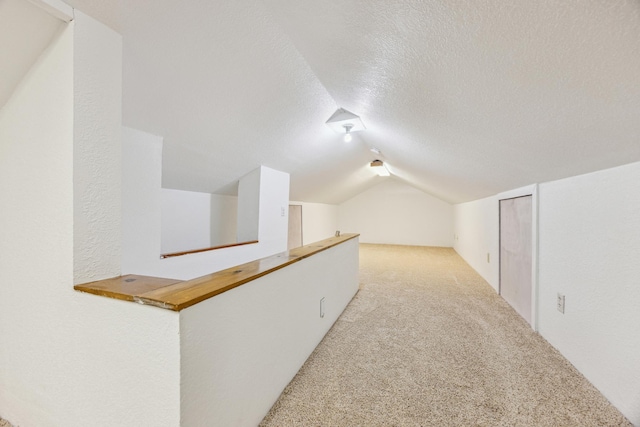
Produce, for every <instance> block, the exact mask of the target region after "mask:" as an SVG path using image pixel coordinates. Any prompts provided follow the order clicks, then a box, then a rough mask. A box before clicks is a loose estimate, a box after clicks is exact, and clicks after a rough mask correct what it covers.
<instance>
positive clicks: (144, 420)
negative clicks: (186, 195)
mask: <svg viewBox="0 0 640 427" xmlns="http://www.w3.org/2000/svg"><path fill="white" fill-rule="evenodd" d="M74 33H75V35H74ZM78 38H85V39H84V40H83V41H82V42H79V41H78V40H77V39H78ZM119 43H120V38H119V36H117V35H116V34H115V33H112V32H109V31H105V30H104V28H102V26H101V24H99V23H97V22H96V21H94V20H92V19H90V18H89V17H87V16H85V15H84V14H82V13H80V12H78V11H76V13H75V20H74V21H73V23H71V24H69V25H67V26H66V27H65V29H64V31H63V32H62V33H61V34H60V36H59V38H57V39H56V40H55V41H54V42H52V44H51V45H50V46H49V48H48V49H47V50H46V51H45V52H44V53H43V54H42V56H41V57H40V58H39V59H38V61H37V62H36V64H34V66H33V67H32V68H31V70H30V71H29V74H28V75H27V76H25V77H24V79H23V81H22V82H21V83H20V85H19V86H18V88H17V89H16V91H15V92H14V94H13V96H12V98H11V99H10V100H9V102H8V103H7V104H6V105H5V107H4V108H3V110H2V112H0V152H1V153H2V154H1V155H0V199H2V208H1V209H0V253H1V254H2V256H0V337H2V338H1V345H0V414H1V415H2V416H3V417H4V418H6V419H8V420H9V421H11V422H12V423H13V424H14V425H19V426H21V427H48V426H51V427H55V426H69V427H74V426H77V427H82V426H89V425H91V426H113V425H118V426H132V427H133V426H142V425H154V426H176V425H178V424H179V422H180V418H179V416H180V414H179V405H178V404H176V401H178V400H179V380H180V379H179V374H178V373H179V368H180V365H179V357H180V355H179V347H178V344H179V342H178V339H177V337H178V333H179V329H178V316H177V314H176V313H172V312H169V311H167V310H161V309H157V308H154V307H140V306H138V305H136V304H131V303H125V302H121V301H117V300H110V299H106V298H97V297H95V296H94V295H86V294H81V293H79V292H76V291H74V290H73V285H74V237H73V236H74V231H75V232H76V233H78V232H82V228H78V229H76V230H74V184H73V177H74V175H75V174H74V158H73V156H74V144H84V143H85V142H86V141H88V140H90V139H91V134H92V133H93V132H96V138H98V139H99V140H101V141H103V142H105V141H104V140H102V139H101V138H103V137H104V135H107V134H112V132H113V130H112V129H105V127H110V126H112V125H113V123H112V122H111V119H112V117H110V114H109V113H108V112H109V111H110V108H111V101H112V99H111V97H110V96H109V97H106V98H104V99H102V98H101V97H94V94H95V93H96V92H98V93H99V92H100V90H102V89H104V86H103V83H104V82H101V81H99V80H101V77H100V76H101V74H100V73H97V74H96V75H94V76H93V78H94V79H96V80H98V81H96V82H95V83H96V85H97V86H96V87H95V91H94V88H93V86H92V84H91V83H90V82H89V81H84V82H83V83H82V84H81V85H80V86H74V84H75V82H77V81H78V79H80V80H81V79H82V77H81V76H88V75H89V74H91V73H90V72H89V70H90V69H91V70H93V69H94V67H100V66H102V65H103V62H104V61H111V60H113V61H114V62H115V63H117V62H118V60H119V59H118V58H119V53H118V52H117V49H116V48H114V46H115V45H118V44H119ZM74 46H75V47H74ZM89 51H91V52H89ZM111 56H115V58H111ZM98 57H99V58H98ZM74 59H75V64H74ZM94 60H95V61H96V62H93V61H94ZM74 73H75V74H76V79H75V81H74ZM116 80H117V79H116ZM81 88H82V89H81ZM115 90H116V92H117V93H119V92H120V90H119V89H115ZM84 91H86V95H87V97H85V96H84V95H85V92H84ZM102 101H104V102H105V105H104V106H101V102H102ZM87 104H93V105H92V106H91V107H89V106H88V105H87ZM93 109H95V111H104V112H105V117H104V118H105V121H102V115H96V116H95V117H94V118H95V120H96V121H95V122H94V128H91V127H89V126H86V127H84V130H83V131H82V132H83V133H82V135H81V136H80V135H79V134H78V129H79V127H78V126H79V125H78V126H76V125H74V117H77V118H78V120H80V123H85V124H87V123H86V122H85V121H84V120H85V119H86V116H85V113H86V112H87V110H93ZM78 110H80V111H78ZM118 126H120V124H119V123H118ZM74 138H76V139H75V141H74ZM105 151H106V152H108V154H106V155H105V158H104V159H102V161H104V162H106V163H107V165H110V164H112V163H111V162H112V161H113V162H114V163H113V164H114V165H115V166H116V167H117V162H118V161H117V159H114V158H113V157H110V156H112V154H113V153H112V152H111V150H107V149H105ZM116 157H117V153H116ZM100 170H102V169H100ZM105 173H106V174H107V176H108V175H110V174H111V172H110V171H105ZM90 179H94V177H91V178H90ZM112 185H113V186H114V187H116V188H117V189H118V191H119V186H118V180H116V181H115V183H112ZM92 194H94V195H95V196H97V197H98V198H100V197H99V196H100V194H98V193H92ZM110 194H111V190H109V192H107V194H106V197H105V199H101V201H99V202H98V201H96V203H93V202H91V203H86V204H85V202H87V200H85V199H83V198H82V197H80V198H79V202H80V203H81V204H84V206H85V207H86V208H87V209H93V208H95V207H99V205H100V204H101V203H103V202H104V203H111V200H110ZM118 205H119V203H116V206H118ZM105 209H106V211H107V213H106V215H109V216H110V215H113V214H114V211H116V210H117V209H112V208H111V207H109V206H106V207H105ZM85 214H86V216H85V218H95V215H94V213H93V212H90V211H87V212H85ZM118 216H119V211H118ZM117 222H118V221H114V220H113V219H111V218H109V219H108V221H107V223H108V225H107V226H108V227H111V226H112V225H113V224H115V223H117ZM102 231H104V230H102V229H101V230H100V233H101V232H102ZM100 233H98V234H100ZM90 234H91V236H96V234H94V233H90ZM118 234H119V230H118ZM85 237H87V236H79V237H78V238H77V239H76V241H77V242H79V244H81V245H82V244H85V243H86V242H88V241H92V239H93V237H90V238H86V239H85ZM100 241H101V240H100ZM97 243H99V241H96V244H97ZM117 246H119V244H118V245H117ZM112 249H113V246H112V244H111V243H110V240H108V241H107V242H106V244H105V246H104V247H103V246H100V245H97V246H96V247H92V248H91V251H92V254H91V255H90V256H89V257H83V258H82V259H81V260H80V261H81V262H84V261H86V260H88V259H91V258H92V257H96V258H100V257H104V258H105V260H106V261H105V263H104V264H103V263H102V262H101V261H100V263H99V265H97V268H98V271H99V273H100V274H102V273H104V272H107V271H109V272H111V270H110V269H111V268H112V266H111V264H112V263H113V261H112V260H111V257H113V256H117V258H119V251H118V250H117V249H115V250H113V252H112ZM118 264H119V263H118ZM76 265H79V264H76ZM81 270H83V271H84V268H83V269H81ZM118 270H119V267H118ZM114 273H116V274H117V271H114Z"/></svg>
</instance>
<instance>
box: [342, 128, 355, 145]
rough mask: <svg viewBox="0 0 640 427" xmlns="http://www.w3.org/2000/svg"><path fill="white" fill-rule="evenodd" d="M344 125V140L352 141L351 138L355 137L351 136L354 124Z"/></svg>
mask: <svg viewBox="0 0 640 427" xmlns="http://www.w3.org/2000/svg"><path fill="white" fill-rule="evenodd" d="M343 127H344V142H351V140H352V139H353V137H352V136H351V128H352V127H353V125H351V124H348V125H343Z"/></svg>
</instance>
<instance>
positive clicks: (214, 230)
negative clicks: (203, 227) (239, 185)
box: [211, 194, 238, 246]
mask: <svg viewBox="0 0 640 427" xmlns="http://www.w3.org/2000/svg"><path fill="white" fill-rule="evenodd" d="M237 230H238V196H227V195H223V194H212V195H211V246H220V245H224V244H228V243H234V242H236V241H237Z"/></svg>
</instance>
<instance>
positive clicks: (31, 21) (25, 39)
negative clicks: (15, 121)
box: [0, 0, 62, 108]
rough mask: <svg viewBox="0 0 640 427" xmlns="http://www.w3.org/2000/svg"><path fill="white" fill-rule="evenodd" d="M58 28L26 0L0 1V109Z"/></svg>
mask: <svg viewBox="0 0 640 427" xmlns="http://www.w3.org/2000/svg"><path fill="white" fill-rule="evenodd" d="M61 26H62V21H60V20H59V19H57V18H54V17H53V16H52V15H50V14H49V13H47V12H45V11H44V10H43V9H42V8H40V7H38V6H36V5H34V4H32V3H30V2H28V1H26V0H0V108H2V107H3V106H4V105H5V103H6V102H7V101H8V100H9V98H10V97H11V94H12V93H13V91H14V90H15V88H16V87H17V86H18V84H19V83H20V81H21V80H22V77H24V75H25V74H26V73H27V72H28V71H29V69H30V68H31V66H32V65H33V64H34V63H35V62H36V60H37V59H38V57H39V56H40V54H41V53H42V52H43V51H44V50H45V49H46V47H47V46H48V45H49V43H50V42H51V40H52V39H53V38H54V37H55V35H56V33H57V32H58V30H59V29H60V28H61Z"/></svg>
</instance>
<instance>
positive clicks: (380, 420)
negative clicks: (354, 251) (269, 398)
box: [261, 244, 631, 427]
mask: <svg viewBox="0 0 640 427" xmlns="http://www.w3.org/2000/svg"><path fill="white" fill-rule="evenodd" d="M630 425H631V424H630V423H629V422H628V421H627V420H626V419H625V418H624V417H623V416H622V415H621V414H620V412H619V411H618V410H616V409H615V408H614V407H613V406H612V405H611V404H610V403H609V402H608V401H607V400H606V399H605V398H604V397H603V396H602V395H601V394H600V393H599V392H598V391H597V390H596V389H595V388H594V387H593V386H592V385H591V384H590V383H589V382H588V381H587V380H586V379H585V378H584V377H583V376H582V375H581V374H580V373H578V372H577V371H576V370H575V369H574V368H573V366H572V365H571V364H570V363H569V362H567V361H566V360H565V359H564V358H563V357H562V356H561V355H560V354H559V353H558V352H557V351H555V350H554V349H553V347H551V346H550V345H549V344H548V343H547V342H546V341H545V340H544V339H542V338H541V337H540V336H539V335H538V334H536V333H534V332H533V331H532V330H531V329H530V328H529V326H528V325H527V324H526V323H525V321H524V320H523V319H522V318H520V317H519V316H518V315H517V314H516V313H515V311H513V310H512V309H511V307H510V306H509V305H508V304H507V303H506V302H504V300H502V299H501V298H500V297H499V296H498V295H497V294H496V293H495V292H494V290H493V289H492V288H491V287H490V286H489V285H488V284H487V283H486V282H485V281H484V280H483V279H482V278H481V277H480V276H479V275H478V274H477V273H476V272H475V271H474V270H473V269H471V268H470V267H469V266H468V265H467V264H466V263H465V262H464V261H463V260H462V259H461V258H460V257H459V256H458V255H457V254H456V253H455V252H454V251H453V249H448V248H433V247H408V246H393V245H364V244H363V245H361V248H360V291H359V292H358V294H357V295H356V297H355V298H354V299H353V301H352V302H351V304H350V305H349V306H348V307H347V309H346V310H345V312H344V313H343V314H342V316H341V317H340V318H339V319H338V321H337V322H336V324H335V325H334V327H333V328H332V329H331V330H330V331H329V333H328V334H327V336H326V337H325V338H324V340H323V341H322V342H321V343H320V345H319V346H318V347H317V349H316V350H315V351H314V352H313V354H312V355H311V357H310V358H309V359H308V360H307V362H306V363H305V365H304V366H303V367H302V369H301V370H300V372H299V373H298V375H297V376H296V377H295V378H294V379H293V380H292V381H291V383H290V384H289V385H288V386H287V388H286V389H285V390H284V392H283V393H282V395H281V396H280V399H279V400H278V401H277V402H276V404H275V405H274V406H273V408H272V409H271V411H270V412H269V414H268V415H267V416H266V418H265V419H264V420H263V422H262V423H261V426H263V427H268V426H278V427H284V426H554V427H555V426H580V427H585V426H630Z"/></svg>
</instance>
